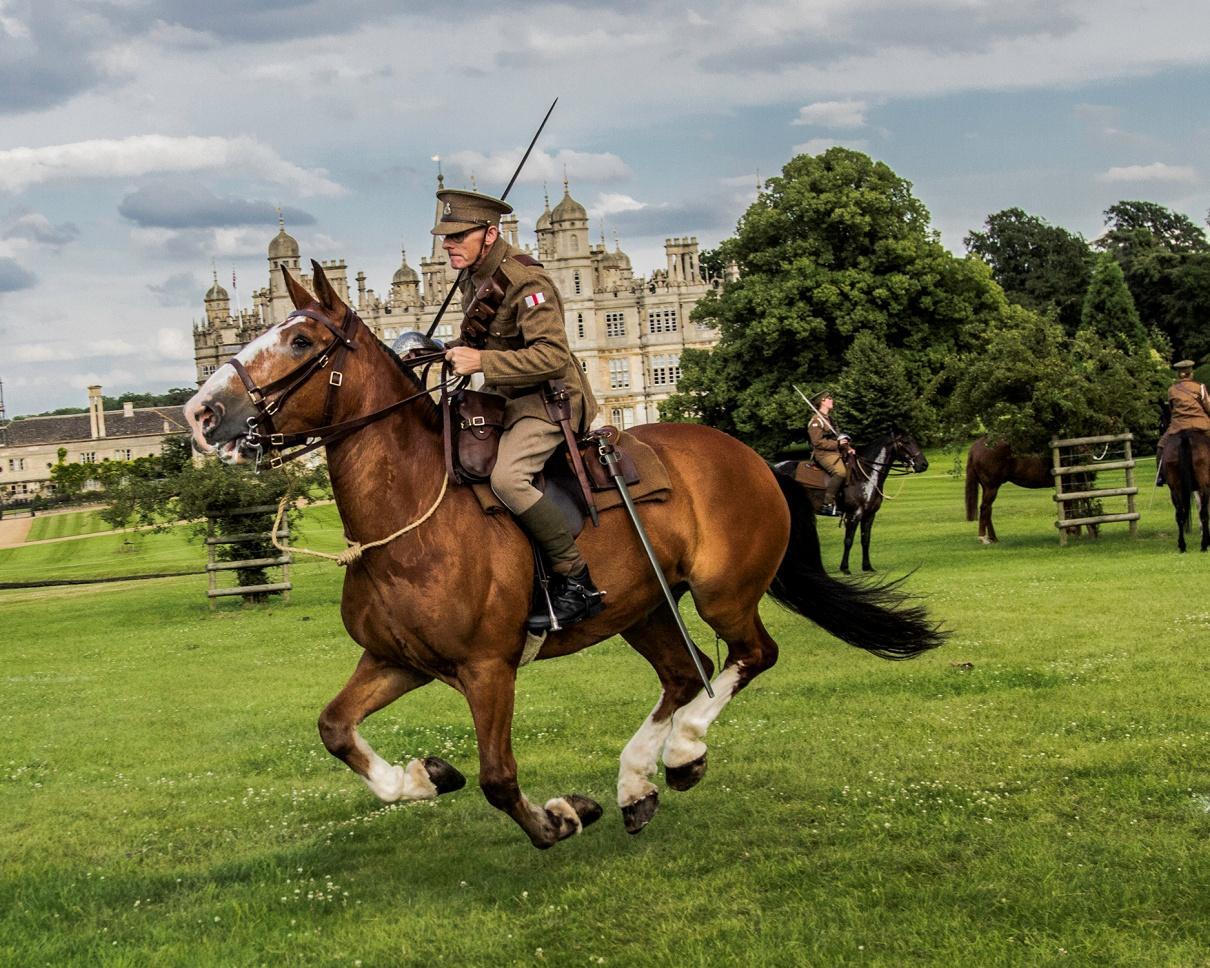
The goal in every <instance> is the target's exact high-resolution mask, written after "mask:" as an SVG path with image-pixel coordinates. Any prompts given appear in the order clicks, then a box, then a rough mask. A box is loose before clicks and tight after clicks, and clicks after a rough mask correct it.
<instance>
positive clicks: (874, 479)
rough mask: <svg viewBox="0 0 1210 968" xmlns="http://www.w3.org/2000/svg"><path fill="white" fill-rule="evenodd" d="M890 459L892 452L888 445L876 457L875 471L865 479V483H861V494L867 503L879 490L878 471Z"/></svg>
mask: <svg viewBox="0 0 1210 968" xmlns="http://www.w3.org/2000/svg"><path fill="white" fill-rule="evenodd" d="M889 459H890V453H889V450H888V448H886V447H883V448H882V449H881V450H879V451H878V456H877V457H875V458H874V464H875V469H874V473H873V474H870V475H869V477H867V478H866V479H865V483H863V484H862V485H861V494H862V497H863V498H864V499H865V501H866V503H867V504H868V503H869V502H870V501H872V500H873V499H874V492H875V491H877V490H878V471H879V470H880V469H881V468H882V466H883V465H884V464H885V463H886V462H887V461H888V460H889Z"/></svg>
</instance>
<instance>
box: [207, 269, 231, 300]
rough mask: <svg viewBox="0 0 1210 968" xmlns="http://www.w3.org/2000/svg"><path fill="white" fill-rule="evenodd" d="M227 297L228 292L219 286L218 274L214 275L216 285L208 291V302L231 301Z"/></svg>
mask: <svg viewBox="0 0 1210 968" xmlns="http://www.w3.org/2000/svg"><path fill="white" fill-rule="evenodd" d="M230 298H231V297H230V296H228V295H227V290H226V289H224V288H223V287H222V286H220V285H219V284H218V272H217V271H215V273H214V285H213V286H211V287H210V288H209V289H207V290H206V302H216V301H218V300H223V299H230Z"/></svg>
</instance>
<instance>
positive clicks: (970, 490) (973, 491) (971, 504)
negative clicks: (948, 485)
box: [966, 446, 979, 521]
mask: <svg viewBox="0 0 1210 968" xmlns="http://www.w3.org/2000/svg"><path fill="white" fill-rule="evenodd" d="M978 516H979V475H978V474H976V473H975V448H974V447H973V446H972V447H971V450H970V453H969V454H967V455H966V520H967V521H974V520H975V519H976V518H977V517H978Z"/></svg>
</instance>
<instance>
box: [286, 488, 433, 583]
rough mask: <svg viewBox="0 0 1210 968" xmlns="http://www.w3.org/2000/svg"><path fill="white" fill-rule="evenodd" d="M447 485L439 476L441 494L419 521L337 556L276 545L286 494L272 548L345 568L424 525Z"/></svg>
mask: <svg viewBox="0 0 1210 968" xmlns="http://www.w3.org/2000/svg"><path fill="white" fill-rule="evenodd" d="M449 484H450V479H449V477H448V476H447V475H445V474H443V475H441V493H439V494H438V495H437V500H435V501H434V502H433V506H432V507H430V508H429V509H428V510H427V511H425V512H424V516H423V517H422V518H420V519H419V520H417V521H413V522H412V523H411V524H408V525H405V526H404V527H402V528H400V529H399V530H398V531H396V532H395V533H394V534H389V535H387V536H386V537H385V538H379V539H378V540H377V541H371V542H370V543H369V544H362V543H361V542H360V541H353V542H350V544H349V547H347V548H345V550H344V551H342V552H341V553H340V554H338V555H331V554H328V553H327V552H326V551H312V550H311V549H310V548H291V547H288V546H284V545H281V544H279V543H278V540H277V532H278V531H280V530H281V523H282V518H283V517H285V514H286V506H287V505H288V504H289V503H290V495H288V494H287V495H286V496H285V497H283V498H282V499H281V503H280V504H278V506H277V517H276V518H274V519H273V532H272V535H273V537H272V540H273V547H275V548H276V549H277V550H278V551H284V552H291V551H297V552H298V553H299V554H301V555H311V556H312V557H313V558H326V559H328V561H334V562H336V564H338V565H340V566H342V567H347V566H349V565H351V564H353V563H354V562H356V561H359V560H360V559H361V556H362V553H363V552H366V551H369V550H370V549H371V548H377V547H379V546H380V545H384V544H386V543H387V542H388V541H394V540H395V539H396V538H398V537H399V536H400V535H404V534H407V533H408V532H409V531H413V530H415V529H416V528H418V527H420V526H421V525H422V524H424V522H425V521H427V520H428V519H429V518H431V517H432V516H433V512H434V511H436V510H437V506H438V505H439V504H440V503H441V501H442V499H443V498H444V497H445V492H446V490H447V489H448V488H449ZM346 540H347V539H346Z"/></svg>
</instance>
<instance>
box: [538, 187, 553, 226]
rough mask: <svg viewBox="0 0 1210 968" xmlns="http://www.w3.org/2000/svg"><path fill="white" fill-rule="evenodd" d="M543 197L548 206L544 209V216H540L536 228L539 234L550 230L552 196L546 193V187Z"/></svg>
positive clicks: (543, 190)
mask: <svg viewBox="0 0 1210 968" xmlns="http://www.w3.org/2000/svg"><path fill="white" fill-rule="evenodd" d="M542 197H543V198H545V199H546V205H545V206H544V207H543V209H542V214H541V215H539V216H538V221H537V224H536V225H535V226H534V228H535V229H536V230H537V231H539V232H541V231H543V230H544V229H548V228H550V195H549V194H548V193H547V192H546V188H545V186H543V189H542Z"/></svg>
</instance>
